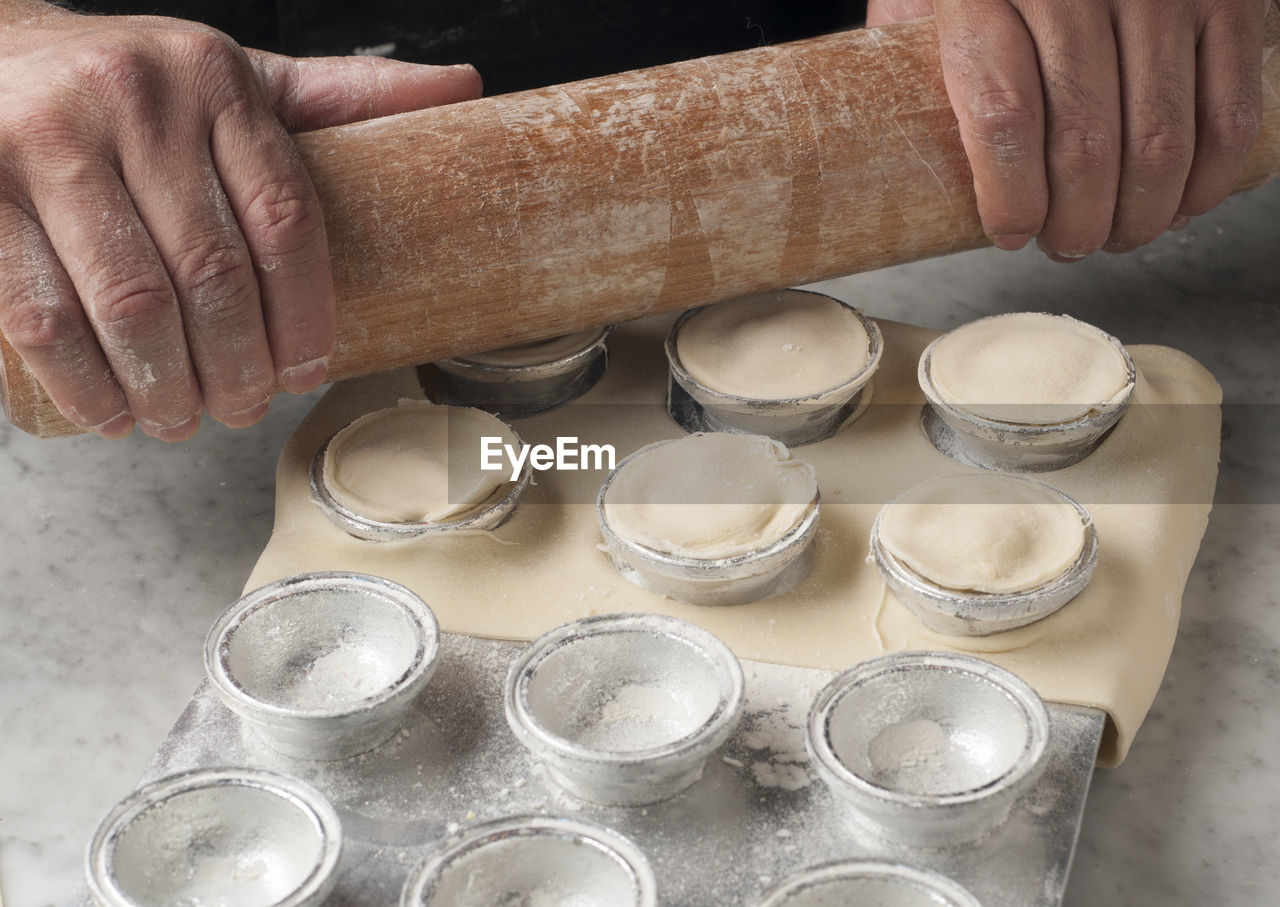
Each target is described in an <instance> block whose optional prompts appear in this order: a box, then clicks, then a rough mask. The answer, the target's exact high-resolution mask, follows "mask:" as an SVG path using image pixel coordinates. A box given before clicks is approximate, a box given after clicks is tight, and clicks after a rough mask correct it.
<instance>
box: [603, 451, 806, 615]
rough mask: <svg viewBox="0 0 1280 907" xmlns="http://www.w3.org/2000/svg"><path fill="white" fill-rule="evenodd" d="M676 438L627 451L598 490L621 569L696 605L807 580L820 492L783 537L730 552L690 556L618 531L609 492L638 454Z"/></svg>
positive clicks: (738, 599) (767, 594)
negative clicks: (609, 506)
mask: <svg viewBox="0 0 1280 907" xmlns="http://www.w3.org/2000/svg"><path fill="white" fill-rule="evenodd" d="M674 443H677V442H676V441H670V440H668V441H655V442H654V443H653V444H647V445H645V446H644V447H642V448H640V449H639V450H637V451H636V452H635V453H633V454H631V455H630V456H627V457H624V458H623V459H622V461H621V462H619V463H618V466H617V468H616V469H614V470H613V471H612V472H610V473H609V475H608V476H607V477H606V478H605V480H604V483H603V484H602V485H601V486H600V491H599V493H598V494H597V495H596V518H597V520H598V522H599V524H600V534H601V536H602V537H603V538H604V549H605V551H606V553H607V554H608V555H609V559H610V560H611V561H612V562H613V566H614V568H615V569H616V570H617V571H618V573H619V575H620V576H622V577H623V578H624V579H625V580H627V581H628V582H630V583H634V584H635V585H637V586H640V587H641V588H643V589H648V590H649V591H651V592H656V593H658V594H659V595H665V596H667V597H668V598H673V599H675V600H676V601H682V602H688V603H689V604H693V605H742V604H747V603H750V602H756V601H761V600H764V599H767V598H771V597H773V596H775V595H781V594H782V593H784V592H787V591H789V590H791V589H794V588H795V587H796V586H798V585H799V584H800V583H802V582H803V581H804V579H805V577H806V576H808V574H809V569H810V562H809V556H810V543H811V542H812V541H813V537H814V535H815V534H816V533H817V530H818V516H819V512H820V510H821V497H822V495H821V493H820V492H819V491H818V490H817V489H816V488H815V490H814V494H813V498H812V500H810V501H809V502H808V504H807V505H806V507H805V510H804V513H803V514H802V515H801V517H800V519H799V520H798V521H797V522H796V523H795V524H794V525H793V526H791V528H790V529H788V530H787V531H786V532H785V533H783V535H781V536H780V537H779V538H777V539H775V540H773V541H771V542H768V543H765V544H762V545H761V546H760V547H758V548H754V549H752V550H749V551H744V552H742V553H740V554H733V555H729V556H726V557H706V558H700V557H689V556H686V555H681V554H673V553H670V552H667V551H660V550H658V549H656V548H652V547H650V546H648V545H645V544H642V543H641V542H638V541H635V540H634V539H631V538H628V537H626V536H625V535H623V534H622V533H620V532H618V531H617V530H616V529H615V528H614V526H613V525H612V523H611V522H610V520H609V518H608V515H607V512H606V508H605V496H606V495H607V494H608V493H609V488H610V486H611V485H612V483H613V481H614V479H615V478H616V477H617V475H618V474H619V473H620V472H621V471H622V470H623V469H624V468H625V467H626V466H627V464H628V463H630V462H632V461H633V460H635V459H636V458H638V457H642V456H644V455H645V454H646V453H647V452H649V451H651V450H653V449H654V448H656V447H659V446H662V445H665V444H674Z"/></svg>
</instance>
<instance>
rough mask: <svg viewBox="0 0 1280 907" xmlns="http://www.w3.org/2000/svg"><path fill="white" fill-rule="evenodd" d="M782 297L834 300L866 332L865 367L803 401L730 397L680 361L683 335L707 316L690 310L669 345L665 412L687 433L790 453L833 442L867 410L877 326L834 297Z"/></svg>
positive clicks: (878, 348) (878, 347) (878, 344)
mask: <svg viewBox="0 0 1280 907" xmlns="http://www.w3.org/2000/svg"><path fill="white" fill-rule="evenodd" d="M781 293H783V294H788V295H795V296H801V297H805V296H808V297H819V298H822V299H830V300H831V301H832V302H836V303H838V304H839V305H840V306H842V307H843V308H844V309H845V310H846V311H847V312H848V313H849V315H850V316H851V317H853V318H855V319H857V321H858V323H859V324H860V325H861V326H862V329H863V330H864V331H865V332H866V335H867V361H866V364H865V365H864V366H863V367H862V368H861V369H860V370H859V371H858V373H857V374H855V375H853V376H852V377H851V378H849V379H847V380H845V381H842V382H841V383H840V384H838V385H836V386H835V387H831V388H828V389H826V390H823V391H821V392H818V393H813V394H807V395H805V396H801V397H747V396H740V395H737V394H731V393H726V392H725V391H722V390H717V389H716V388H713V387H708V386H707V385H706V384H704V383H703V382H701V381H699V380H698V379H696V378H695V377H693V375H691V374H690V373H689V370H688V369H687V368H686V367H685V365H684V363H683V362H682V361H681V359H680V353H679V340H680V332H681V330H682V329H683V328H684V327H685V325H687V324H688V323H689V321H690V320H691V319H693V318H695V317H696V316H697V315H698V314H699V313H700V312H702V311H704V310H705V309H704V308H703V307H698V308H694V309H690V310H689V311H687V312H685V313H684V314H682V315H681V316H680V317H679V318H677V319H676V322H675V324H674V325H672V327H671V331H670V333H668V334H667V339H666V344H665V350H666V355H667V368H668V379H667V412H668V413H669V414H670V415H671V418H672V419H673V420H674V421H675V423H676V424H677V425H679V426H680V427H681V428H683V429H684V430H685V431H686V432H690V433H692V432H713V431H730V432H739V433H742V434H751V435H765V436H767V437H770V438H773V439H774V440H776V441H781V442H782V443H783V444H785V445H787V446H788V447H799V446H802V445H805V444H813V443H814V442H817V441H821V440H823V439H824V438H829V437H831V436H832V435H834V434H835V433H836V432H837V431H839V430H840V428H841V427H843V426H844V425H845V424H847V423H849V422H851V421H853V420H854V419H856V418H857V417H858V416H860V415H861V414H862V413H863V412H864V411H865V410H866V408H867V406H868V405H869V404H870V402H871V394H872V377H873V376H874V375H875V373H876V369H878V368H879V367H880V357H881V353H882V352H883V350H884V340H883V337H882V335H881V333H880V328H879V326H878V325H877V324H876V323H875V322H874V321H872V320H871V319H870V318H867V317H866V316H865V315H864V314H863V313H862V312H861V311H860V310H859V309H857V308H854V307H853V306H851V305H848V304H847V303H845V302H843V301H841V300H839V299H835V298H834V297H831V296H826V295H825V294H822V293H814V292H813V291H811V290H784V291H781ZM761 365H762V366H763V365H764V363H761Z"/></svg>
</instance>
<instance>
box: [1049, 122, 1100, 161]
mask: <svg viewBox="0 0 1280 907" xmlns="http://www.w3.org/2000/svg"><path fill="white" fill-rule="evenodd" d="M1049 144H1050V148H1051V155H1052V157H1053V158H1054V159H1055V160H1056V161H1057V162H1058V163H1059V165H1061V166H1065V167H1066V168H1068V169H1070V170H1072V171H1076V172H1097V171H1101V170H1105V169H1106V168H1107V167H1108V166H1109V165H1111V163H1112V162H1113V161H1114V159H1115V150H1116V148H1115V140H1114V139H1113V138H1112V136H1111V134H1110V132H1109V131H1108V130H1107V129H1106V126H1105V125H1104V124H1103V123H1102V122H1100V121H1097V120H1092V121H1091V120H1077V121H1073V122H1069V123H1066V124H1064V125H1060V126H1058V127H1057V128H1055V129H1054V131H1053V133H1052V135H1051V138H1050V143H1049Z"/></svg>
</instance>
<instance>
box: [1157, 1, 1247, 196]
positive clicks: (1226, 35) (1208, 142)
mask: <svg viewBox="0 0 1280 907" xmlns="http://www.w3.org/2000/svg"><path fill="white" fill-rule="evenodd" d="M1208 10H1209V12H1208V19H1207V20H1206V22H1205V25H1204V29H1203V31H1202V32H1201V34H1200V43H1199V46H1198V47H1197V48H1196V81H1197V92H1196V151H1195V159H1194V161H1193V162H1192V164H1191V173H1190V175H1189V176H1188V177H1187V186H1186V191H1185V192H1184V193H1183V196H1182V202H1181V204H1180V205H1179V206H1178V213H1179V214H1180V215H1183V216H1194V215H1197V214H1203V213H1204V212H1206V211H1208V210H1209V209H1210V208H1213V207H1214V206H1215V205H1217V204H1218V203H1219V202H1221V201H1222V200H1223V199H1225V198H1226V197H1227V195H1228V194H1229V193H1230V192H1231V190H1232V188H1233V187H1234V186H1235V183H1236V180H1237V179H1238V178H1239V176H1240V172H1241V170H1242V169H1243V168H1244V163H1245V160H1246V159H1247V158H1248V156H1249V149H1251V148H1252V147H1253V143H1254V141H1255V140H1256V139H1257V137H1258V130H1259V129H1260V128H1261V123H1262V73H1261V66H1262V36H1263V16H1262V13H1261V10H1259V9H1258V8H1257V4H1256V3H1215V4H1208Z"/></svg>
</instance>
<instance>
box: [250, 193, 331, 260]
mask: <svg viewBox="0 0 1280 907" xmlns="http://www.w3.org/2000/svg"><path fill="white" fill-rule="evenodd" d="M245 215H246V220H247V222H248V224H249V225H250V229H251V230H252V231H253V232H254V234H255V237H256V238H257V240H258V241H259V243H261V245H262V247H263V250H264V252H265V253H266V254H267V255H268V256H274V255H284V254H288V253H290V252H294V251H297V250H299V249H301V248H303V247H304V246H306V245H307V244H308V243H309V242H311V241H312V240H313V239H315V238H316V237H317V236H319V235H320V234H321V232H322V231H323V229H324V221H323V217H322V215H321V213H320V206H319V204H318V203H317V202H316V200H315V198H314V197H313V196H312V193H311V192H310V191H309V187H307V186H305V185H303V184H302V183H301V182H298V181H293V180H282V181H277V182H272V183H269V184H267V185H266V186H265V187H263V188H262V189H261V190H260V191H258V192H257V193H256V194H255V195H254V196H253V197H252V199H251V200H250V201H249V204H248V205H247V206H246V207H245ZM264 266H265V265H264Z"/></svg>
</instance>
